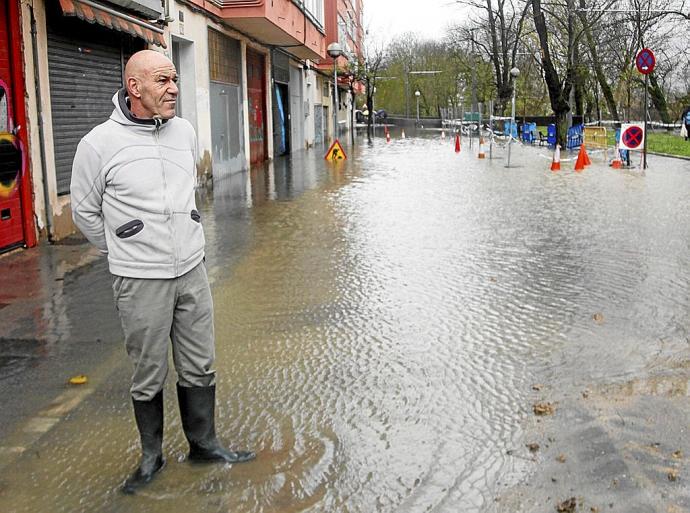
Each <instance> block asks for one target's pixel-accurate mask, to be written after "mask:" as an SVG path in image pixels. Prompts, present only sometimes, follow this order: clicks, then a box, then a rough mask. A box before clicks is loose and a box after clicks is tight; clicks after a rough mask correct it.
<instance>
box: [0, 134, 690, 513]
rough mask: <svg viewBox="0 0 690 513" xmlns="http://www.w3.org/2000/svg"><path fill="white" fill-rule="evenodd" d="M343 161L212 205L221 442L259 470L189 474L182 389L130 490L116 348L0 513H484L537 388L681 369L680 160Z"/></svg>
mask: <svg viewBox="0 0 690 513" xmlns="http://www.w3.org/2000/svg"><path fill="white" fill-rule="evenodd" d="M475 149H476V148H475ZM349 152H350V159H349V160H348V161H346V162H343V163H338V164H332V163H327V162H325V161H324V160H323V159H322V158H321V154H320V153H321V152H320V151H312V152H311V153H308V154H306V155H301V156H299V157H295V158H293V159H292V160H287V159H283V160H277V161H276V162H275V164H272V165H270V166H266V167H265V168H261V169H255V170H252V171H251V172H249V173H247V174H240V175H235V176H233V177H230V178H228V179H225V180H218V181H216V183H215V184H214V188H213V189H212V190H208V191H204V192H203V193H202V194H201V198H200V206H201V210H202V214H203V222H204V224H205V229H206V234H207V240H208V266H209V274H210V277H211V280H212V284H213V290H214V301H215V313H216V335H217V365H216V367H217V369H218V411H217V429H218V434H219V437H220V438H222V439H223V440H225V441H226V442H229V443H230V444H231V445H232V446H233V447H238V448H241V447H251V448H253V449H255V450H256V451H257V454H258V458H257V460H256V461H255V462H251V463H245V464H240V465H235V466H218V465H210V466H194V465H190V464H189V463H188V462H186V461H185V460H184V455H185V450H186V443H185V441H184V437H183V434H182V432H181V427H180V421H179V415H178V413H177V407H176V402H175V398H174V375H173V373H172V372H171V375H170V376H169V383H168V385H169V386H168V387H167V389H166V439H165V443H164V451H165V453H166V456H167V459H168V464H167V466H166V468H165V469H164V471H163V472H162V473H161V474H160V476H159V477H157V479H156V480H155V481H154V482H153V483H152V484H151V485H150V486H149V487H148V488H147V489H146V490H145V491H144V492H142V493H141V494H140V495H138V496H134V497H126V496H123V495H121V494H120V493H119V491H118V487H119V485H120V484H121V482H122V481H123V479H124V478H125V477H126V475H127V474H128V473H129V472H130V471H131V470H132V469H133V468H134V467H135V466H136V463H137V460H138V442H137V438H136V432H135V428H134V423H133V419H132V414H131V406H130V404H129V399H128V394H127V380H128V368H127V366H126V365H125V364H124V363H123V362H124V350H123V349H119V350H120V351H121V352H120V353H118V354H117V355H116V356H114V357H112V358H110V360H109V361H112V362H113V363H109V364H108V365H106V368H107V373H105V376H104V377H103V379H101V380H100V381H99V382H98V384H97V385H93V386H94V387H95V389H94V390H93V392H92V393H91V394H90V395H89V396H88V397H86V398H85V399H84V400H83V402H82V403H80V404H79V406H77V407H76V408H75V409H73V410H72V411H71V413H70V414H69V415H68V416H67V417H66V418H65V419H63V420H62V421H60V422H58V423H57V424H56V425H55V426H54V427H53V428H52V430H50V431H49V432H48V433H47V434H46V435H45V436H44V437H43V438H41V439H40V440H39V441H38V442H37V443H36V444H35V445H34V446H32V447H31V448H30V450H27V451H26V452H25V453H24V454H23V455H22V456H21V457H19V458H18V459H17V460H16V461H15V462H14V463H13V464H12V466H11V468H6V469H4V470H3V476H2V478H1V479H0V511H3V512H32V513H35V512H51V513H52V512H70V513H71V512H77V511H89V512H91V511H98V512H138V511H141V512H148V513H156V512H164V513H175V512H192V511H204V512H233V513H241V512H285V513H289V512H301V511H310V512H338V513H341V512H342V513H345V512H347V513H350V512H363V513H366V512H422V511H434V512H458V511H461V512H484V511H495V510H496V508H498V506H497V504H496V503H495V501H494V499H495V497H496V496H497V495H498V494H499V493H500V491H501V490H503V489H505V487H506V486H510V485H512V484H515V483H516V482H517V481H518V480H519V479H520V478H521V477H522V476H523V475H524V473H525V472H526V465H527V462H526V461H525V460H524V459H522V458H520V457H518V456H516V455H514V450H515V449H517V448H519V447H522V446H523V445H524V443H525V440H524V432H523V429H522V427H521V426H522V425H523V421H524V420H525V418H526V417H527V416H530V415H531V411H530V408H531V404H530V402H529V400H530V399H529V398H530V390H531V386H532V385H533V384H534V383H540V382H544V381H546V380H548V381H550V382H552V383H556V384H557V385H558V386H560V387H562V388H563V389H569V388H572V387H578V386H584V385H588V384H591V383H602V382H606V383H615V382H624V381H626V380H629V379H631V378H633V377H634V376H636V375H637V374H639V373H642V372H645V371H648V370H649V365H650V362H656V363H655V364H659V362H662V364H663V365H670V364H672V363H673V362H674V361H676V360H679V359H681V358H687V350H688V331H689V329H690V317H689V316H688V311H689V310H690V297H689V292H688V291H689V290H690V287H689V285H690V283H689V282H690V247H689V241H690V201H688V200H689V199H690V198H689V195H690V187H689V185H690V163H688V162H682V161H675V160H669V159H663V158H654V157H652V158H650V164H651V168H650V169H649V170H647V172H646V173H641V172H639V171H614V170H611V169H610V168H608V167H606V166H605V165H603V164H602V163H601V158H600V157H597V156H596V155H595V156H593V159H592V160H593V161H594V164H593V165H592V167H590V168H588V169H587V170H586V171H585V172H584V173H574V172H573V171H572V164H564V165H563V170H562V171H561V172H560V173H552V172H550V171H549V160H548V159H549V158H550V156H549V155H548V151H547V150H545V149H536V148H520V147H515V148H514V150H513V155H512V161H513V163H514V164H516V167H512V168H506V167H505V166H504V164H505V162H504V160H502V159H499V158H496V159H494V160H489V159H486V160H477V159H475V158H474V157H473V156H472V155H471V154H470V149H469V147H467V145H466V144H465V145H463V151H462V152H461V153H460V155H456V154H455V153H454V152H453V149H452V142H451V141H449V140H447V139H446V140H445V141H441V140H439V138H438V137H434V138H408V139H405V140H401V139H398V138H396V139H395V140H394V141H393V142H392V143H391V144H385V141H383V140H381V139H379V140H377V141H376V143H375V145H374V146H373V147H372V146H368V145H366V144H361V145H360V146H358V147H357V148H355V149H350V150H349ZM503 154H504V150H502V149H499V148H494V154H493V155H494V157H499V156H502V155H503ZM564 157H565V155H564ZM103 283H104V286H107V279H104V281H103ZM87 312H88V311H87Z"/></svg>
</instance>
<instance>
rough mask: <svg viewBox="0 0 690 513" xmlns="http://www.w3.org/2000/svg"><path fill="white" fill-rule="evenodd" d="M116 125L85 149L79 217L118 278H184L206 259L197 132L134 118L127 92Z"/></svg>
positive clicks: (76, 171)
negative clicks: (197, 195)
mask: <svg viewBox="0 0 690 513" xmlns="http://www.w3.org/2000/svg"><path fill="white" fill-rule="evenodd" d="M113 103H114V104H115V110H113V113H112V115H111V116H110V119H108V120H107V121H106V122H105V123H102V124H100V125H98V126H97V127H95V128H94V129H93V130H91V131H90V132H89V133H88V134H86V135H85V136H84V138H83V139H82V140H81V142H80V143H79V146H78V147H77V153H76V155H75V157H74V164H73V166H72V183H71V185H70V191H71V194H72V197H71V203H72V219H74V223H75V224H76V225H77V227H78V228H79V229H80V230H81V231H82V233H83V234H84V235H85V236H86V237H87V238H88V239H89V241H91V243H92V244H93V245H95V246H96V247H97V248H98V249H100V250H101V252H102V253H104V254H107V255H108V264H109V267H110V272H111V273H112V274H114V275H117V276H126V277H130V278H176V277H178V276H181V275H183V274H185V273H186V272H188V271H190V270H192V269H193V268H194V267H195V266H196V265H197V264H199V262H201V261H202V259H203V258H204V232H203V228H202V227H201V216H200V215H199V212H198V211H197V209H196V203H195V199H194V184H195V175H196V173H195V169H196V154H197V149H196V134H195V133H194V128H192V126H191V124H190V123H189V122H188V121H186V120H184V119H181V118H178V117H175V118H172V119H170V120H167V121H161V120H160V119H148V120H142V119H138V118H135V117H134V116H132V114H131V112H130V111H129V107H128V105H127V98H126V96H125V91H124V89H123V90H120V91H119V92H118V93H116V94H115V96H113Z"/></svg>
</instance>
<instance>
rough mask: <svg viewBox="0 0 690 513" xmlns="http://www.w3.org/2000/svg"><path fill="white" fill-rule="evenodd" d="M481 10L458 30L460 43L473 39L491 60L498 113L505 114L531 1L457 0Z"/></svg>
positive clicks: (457, 40) (457, 39)
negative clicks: (521, 3) (522, 2)
mask: <svg viewBox="0 0 690 513" xmlns="http://www.w3.org/2000/svg"><path fill="white" fill-rule="evenodd" d="M456 2H457V3H458V4H461V5H464V6H466V7H470V8H472V10H473V12H477V13H480V14H479V16H478V17H477V18H475V19H474V20H471V23H470V24H465V25H463V26H461V27H458V28H457V29H456V30H455V37H454V39H455V41H456V42H468V41H469V42H470V43H471V44H472V45H473V47H475V46H476V48H478V49H479V51H480V52H481V53H482V54H484V55H485V56H486V58H487V59H488V61H489V62H490V63H491V65H492V67H493V72H494V79H495V85H496V95H497V102H496V112H497V113H499V114H503V112H504V111H505V108H506V107H507V105H508V104H509V102H510V99H511V97H512V95H513V82H512V79H511V76H510V70H511V69H512V68H514V67H515V65H516V59H517V55H518V50H519V48H520V46H521V43H522V38H523V36H524V32H525V28H526V27H525V20H526V18H527V14H528V12H529V6H530V2H529V1H528V2H525V3H524V4H523V5H518V4H517V3H516V2H514V1H513V0H456Z"/></svg>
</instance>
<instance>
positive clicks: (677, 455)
mask: <svg viewBox="0 0 690 513" xmlns="http://www.w3.org/2000/svg"><path fill="white" fill-rule="evenodd" d="M673 457H674V458H675V459H677V460H679V459H681V458H682V457H683V451H681V450H680V449H678V450H677V451H675V452H674V453H673Z"/></svg>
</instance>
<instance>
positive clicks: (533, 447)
mask: <svg viewBox="0 0 690 513" xmlns="http://www.w3.org/2000/svg"><path fill="white" fill-rule="evenodd" d="M527 448H528V449H529V450H530V452H537V451H538V450H539V444H536V443H531V444H527Z"/></svg>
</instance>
